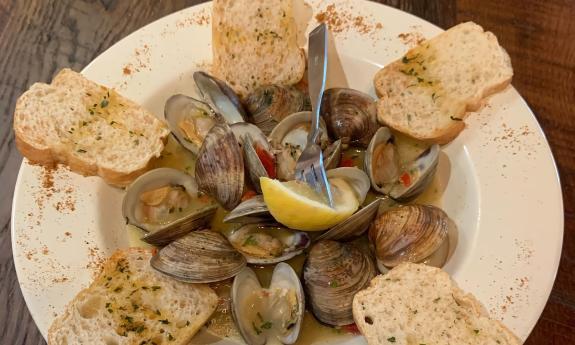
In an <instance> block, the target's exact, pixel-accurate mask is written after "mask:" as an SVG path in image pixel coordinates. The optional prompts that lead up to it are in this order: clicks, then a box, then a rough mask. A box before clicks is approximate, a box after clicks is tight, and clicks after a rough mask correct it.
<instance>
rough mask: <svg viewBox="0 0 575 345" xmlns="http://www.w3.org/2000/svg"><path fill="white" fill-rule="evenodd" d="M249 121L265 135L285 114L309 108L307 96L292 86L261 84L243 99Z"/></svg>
mask: <svg viewBox="0 0 575 345" xmlns="http://www.w3.org/2000/svg"><path fill="white" fill-rule="evenodd" d="M244 103H245V106H246V108H247V110H248V113H249V121H250V122H251V123H253V124H255V125H256V126H258V127H259V128H260V129H261V130H262V131H263V132H264V133H265V134H266V135H268V134H269V133H271V131H272V130H273V129H274V127H275V126H276V125H277V124H278V123H279V122H280V121H281V120H283V119H284V118H285V117H286V116H288V115H290V114H293V113H297V112H300V111H304V110H310V109H311V105H310V102H309V97H308V96H307V95H306V94H304V93H303V92H301V91H300V90H298V89H297V88H295V87H292V86H280V85H267V86H262V87H260V88H258V89H256V90H254V91H253V92H252V93H250V94H249V95H248V96H247V97H246V99H245V102H244Z"/></svg>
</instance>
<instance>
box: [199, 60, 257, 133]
mask: <svg viewBox="0 0 575 345" xmlns="http://www.w3.org/2000/svg"><path fill="white" fill-rule="evenodd" d="M194 81H195V82H196V86H197V87H198V89H199V90H200V93H201V94H202V97H203V99H204V100H205V101H206V102H207V103H208V104H209V105H210V107H211V108H212V109H214V111H216V112H217V113H218V114H220V115H221V116H222V117H223V118H224V119H225V120H226V122H227V123H229V124H233V123H237V122H244V121H245V118H246V112H245V110H244V109H243V106H242V104H241V102H240V99H239V97H238V96H237V95H236V93H235V92H234V91H233V90H232V89H231V88H230V87H229V86H228V85H227V84H226V83H225V82H224V81H223V80H220V79H217V78H215V77H213V76H211V75H209V74H207V73H205V72H202V71H198V72H194Z"/></svg>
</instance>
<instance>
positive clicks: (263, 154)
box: [256, 145, 276, 178]
mask: <svg viewBox="0 0 575 345" xmlns="http://www.w3.org/2000/svg"><path fill="white" fill-rule="evenodd" d="M256 153H257V155H258V157H259V158H260V161H261V162H262V164H263V166H264V168H265V169H266V172H267V173H268V176H269V177H270V178H276V162H275V159H274V156H273V155H272V154H270V153H269V152H267V151H266V150H265V149H264V148H262V147H261V146H260V145H256Z"/></svg>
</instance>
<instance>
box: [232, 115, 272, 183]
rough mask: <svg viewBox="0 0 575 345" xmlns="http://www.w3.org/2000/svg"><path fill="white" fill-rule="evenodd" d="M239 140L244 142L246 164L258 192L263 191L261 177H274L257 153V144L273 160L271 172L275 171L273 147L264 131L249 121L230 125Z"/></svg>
mask: <svg viewBox="0 0 575 345" xmlns="http://www.w3.org/2000/svg"><path fill="white" fill-rule="evenodd" d="M230 127H231V129H232V131H233V132H234V135H235V136H236V139H237V140H238V142H240V143H241V144H242V148H243V151H244V159H245V166H246V170H247V172H248V175H249V177H250V180H251V182H252V185H253V186H254V188H255V190H256V192H258V193H261V192H262V190H261V187H260V177H272V178H275V176H269V175H268V171H267V170H266V167H265V166H264V164H263V163H262V161H261V159H260V156H259V155H258V153H257V150H256V145H259V147H261V148H263V150H265V151H266V152H267V154H268V155H269V158H270V160H271V163H272V164H271V165H272V167H273V168H274V169H273V170H274V171H272V172H271V173H272V174H274V173H275V157H274V155H273V153H272V147H271V145H270V143H269V142H268V140H267V138H266V136H265V135H264V133H263V132H262V131H261V130H260V129H259V128H258V127H256V126H255V125H252V124H251V123H247V122H241V123H235V124H233V125H232V126H230Z"/></svg>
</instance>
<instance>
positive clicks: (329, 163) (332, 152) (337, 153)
mask: <svg viewBox="0 0 575 345" xmlns="http://www.w3.org/2000/svg"><path fill="white" fill-rule="evenodd" d="M342 147H343V145H342V143H341V139H338V140H336V141H334V142H333V143H331V144H330V145H329V146H328V147H327V148H326V149H325V150H324V152H323V155H324V157H325V158H324V160H323V166H324V167H325V170H330V169H335V168H337V167H338V165H339V162H340V160H341V152H342Z"/></svg>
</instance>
